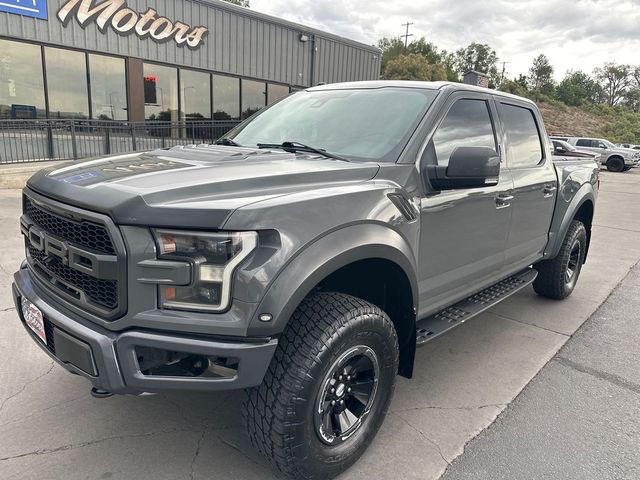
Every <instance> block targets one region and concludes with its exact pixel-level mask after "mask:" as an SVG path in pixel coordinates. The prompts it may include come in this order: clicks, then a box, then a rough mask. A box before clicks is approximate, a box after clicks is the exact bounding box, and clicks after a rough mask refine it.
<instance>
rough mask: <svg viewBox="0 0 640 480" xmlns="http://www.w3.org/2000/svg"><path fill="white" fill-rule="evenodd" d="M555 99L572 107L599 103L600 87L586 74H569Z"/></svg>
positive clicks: (561, 83)
mask: <svg viewBox="0 0 640 480" xmlns="http://www.w3.org/2000/svg"><path fill="white" fill-rule="evenodd" d="M555 98H556V99H557V100H560V101H561V102H563V103H566V104H567V105H570V106H572V107H579V106H581V105H586V104H589V103H597V101H598V99H599V98H600V86H599V85H598V82H596V81H595V80H594V79H593V78H591V77H590V76H589V75H587V74H586V73H584V72H581V71H580V70H578V71H577V72H567V74H566V75H565V77H564V79H562V81H561V82H560V83H559V84H558V86H557V88H556V93H555Z"/></svg>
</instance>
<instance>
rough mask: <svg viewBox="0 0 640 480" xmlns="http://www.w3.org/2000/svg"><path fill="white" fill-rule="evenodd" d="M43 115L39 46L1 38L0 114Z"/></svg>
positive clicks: (12, 115)
mask: <svg viewBox="0 0 640 480" xmlns="http://www.w3.org/2000/svg"><path fill="white" fill-rule="evenodd" d="M44 116H45V107H44V81H43V77H42V55H41V52H40V47H39V46H37V45H30V44H27V43H18V42H10V41H8V40H0V118H37V117H44Z"/></svg>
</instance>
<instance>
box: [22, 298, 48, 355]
mask: <svg viewBox="0 0 640 480" xmlns="http://www.w3.org/2000/svg"><path fill="white" fill-rule="evenodd" d="M22 315H23V316H24V321H25V322H26V323H27V325H28V327H29V328H30V329H31V330H32V331H33V333H35V334H36V335H37V336H38V337H39V338H40V340H42V342H43V343H45V344H46V343H47V334H46V333H45V331H44V319H43V318H42V312H41V311H40V309H39V308H38V307H36V306H35V305H34V304H33V303H31V302H30V301H29V300H27V299H26V298H24V297H23V298H22Z"/></svg>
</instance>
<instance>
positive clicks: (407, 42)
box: [400, 22, 413, 48]
mask: <svg viewBox="0 0 640 480" xmlns="http://www.w3.org/2000/svg"><path fill="white" fill-rule="evenodd" d="M411 25H413V22H411V23H409V22H407V23H403V24H402V26H403V27H407V30H406V33H405V34H404V35H400V38H404V48H407V45H408V44H409V37H413V33H412V34H409V27H410V26H411Z"/></svg>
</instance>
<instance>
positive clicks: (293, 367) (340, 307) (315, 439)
mask: <svg viewBox="0 0 640 480" xmlns="http://www.w3.org/2000/svg"><path fill="white" fill-rule="evenodd" d="M362 345H364V346H366V347H369V348H370V349H371V351H372V352H374V353H375V357H376V359H377V361H378V362H379V363H378V365H379V378H378V383H377V390H376V393H375V394H374V396H373V397H372V398H373V400H372V402H373V403H372V405H371V409H370V413H369V414H368V416H366V418H364V420H362V423H361V425H360V427H358V429H357V430H355V432H354V433H352V434H351V435H350V436H349V437H348V438H347V439H346V440H343V441H342V443H340V444H338V445H327V444H326V443H323V441H321V440H320V434H319V433H318V432H317V429H316V424H315V423H314V419H315V417H314V415H315V414H316V410H315V409H316V399H318V398H321V397H320V396H319V395H320V390H321V389H323V386H324V385H326V384H325V381H326V379H327V378H328V376H329V375H330V373H331V372H329V370H330V369H331V368H333V367H334V366H335V364H336V363H335V362H337V361H339V360H340V358H341V356H343V355H344V354H345V352H348V351H350V349H353V348H354V346H362ZM398 357H399V351H398V338H397V335H396V331H395V328H394V326H393V323H392V322H391V320H390V319H389V317H388V316H387V315H386V314H385V313H384V312H383V311H382V310H380V309H379V308H378V307H376V306H374V305H372V304H370V303H368V302H365V301H363V300H361V299H358V298H355V297H352V296H349V295H344V294H341V293H328V292H321V293H315V294H312V295H310V296H309V297H307V298H306V299H305V300H304V301H303V302H302V303H301V304H300V306H299V307H298V308H297V310H296V311H295V313H294V314H293V316H292V318H291V319H290V321H289V324H288V325H287V327H286V328H285V331H284V332H283V334H282V336H281V337H280V339H279V342H278V348H277V350H276V352H275V355H274V358H273V360H272V362H271V364H270V365H269V369H268V371H267V374H266V375H265V378H264V380H263V382H262V385H260V386H259V387H256V388H253V389H249V390H247V391H246V395H245V401H244V405H243V407H244V408H243V413H244V418H245V424H246V428H247V432H248V434H249V437H250V439H251V443H252V444H253V446H254V448H256V449H257V450H258V451H259V452H261V453H262V454H263V455H264V457H265V458H266V459H267V460H268V461H269V463H270V464H271V466H272V467H273V469H274V471H275V472H276V474H277V475H278V476H280V477H285V478H290V479H305V480H311V479H313V480H320V479H322V480H325V479H330V478H333V477H335V476H336V475H338V474H340V473H341V472H343V471H344V470H346V469H347V468H349V467H350V466H351V465H352V464H353V463H354V462H355V461H356V460H357V459H358V458H359V457H360V456H361V455H362V453H364V451H365V450H366V449H367V447H368V446H369V444H370V443H371V441H372V440H373V438H374V437H375V434H376V432H377V431H378V429H379V428H380V425H381V424H382V421H383V420H384V417H385V415H386V413H387V409H388V407H389V403H390V401H391V398H392V396H393V391H394V386H395V378H396V374H397V372H398Z"/></svg>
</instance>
